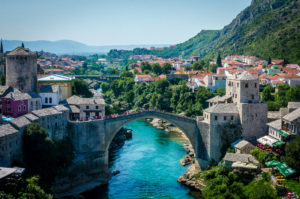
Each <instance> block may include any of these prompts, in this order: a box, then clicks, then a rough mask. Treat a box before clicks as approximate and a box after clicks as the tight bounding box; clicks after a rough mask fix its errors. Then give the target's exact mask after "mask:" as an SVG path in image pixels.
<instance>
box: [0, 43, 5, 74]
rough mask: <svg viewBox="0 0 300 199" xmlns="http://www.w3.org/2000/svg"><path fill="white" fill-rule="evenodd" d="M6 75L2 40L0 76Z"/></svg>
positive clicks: (0, 44)
mask: <svg viewBox="0 0 300 199" xmlns="http://www.w3.org/2000/svg"><path fill="white" fill-rule="evenodd" d="M3 73H4V51H3V44H2V39H1V43H0V76H1V75H2V74H3Z"/></svg>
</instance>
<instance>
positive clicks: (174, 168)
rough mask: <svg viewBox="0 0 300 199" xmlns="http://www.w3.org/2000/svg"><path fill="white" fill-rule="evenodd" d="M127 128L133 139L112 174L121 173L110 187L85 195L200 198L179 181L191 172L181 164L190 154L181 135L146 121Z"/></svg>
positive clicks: (115, 158)
mask: <svg viewBox="0 0 300 199" xmlns="http://www.w3.org/2000/svg"><path fill="white" fill-rule="evenodd" d="M125 128H128V129H132V133H133V136H132V139H130V140H127V141H126V142H125V144H124V146H123V147H122V148H121V149H119V150H117V151H115V152H113V155H112V158H111V160H110V169H111V171H116V170H118V171H120V173H119V174H117V175H115V176H113V177H112V178H111V180H110V181H109V184H108V185H107V186H106V187H99V188H96V189H94V190H92V191H89V192H87V193H85V194H84V196H85V198H88V199H106V198H109V199H123V198H124V199H125V198H180V199H187V198H188V199H190V198H198V197H197V196H196V195H197V194H195V193H191V192H190V191H189V189H188V188H186V187H184V186H182V185H180V184H179V183H178V182H177V181H176V180H177V178H178V177H179V176H181V175H182V174H184V172H185V171H186V169H187V167H183V166H181V165H180V163H179V160H180V159H181V158H182V157H183V156H184V155H186V151H185V149H184V148H183V143H184V140H183V139H182V138H181V137H180V136H179V135H178V134H176V133H173V132H172V133H168V132H165V131H163V130H157V129H156V128H154V127H152V126H149V125H148V124H147V122H145V121H143V120H139V121H134V122H131V123H129V124H128V125H126V126H125Z"/></svg>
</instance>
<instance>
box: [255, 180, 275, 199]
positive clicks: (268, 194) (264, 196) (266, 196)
mask: <svg viewBox="0 0 300 199" xmlns="http://www.w3.org/2000/svg"><path fill="white" fill-rule="evenodd" d="M276 198H277V196H276V190H275V189H274V188H273V187H272V186H271V185H270V184H269V183H268V182H265V181H264V180H261V181H258V182H257V183H256V184H255V185H254V187H253V188H252V189H251V192H250V194H249V199H276Z"/></svg>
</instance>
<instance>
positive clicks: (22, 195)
mask: <svg viewBox="0 0 300 199" xmlns="http://www.w3.org/2000/svg"><path fill="white" fill-rule="evenodd" d="M38 180H39V178H38V177H36V176H34V177H31V178H28V179H26V182H25V186H24V188H21V190H20V191H19V193H18V195H19V197H18V199H52V198H53V197H52V195H50V194H47V193H46V192H45V191H44V190H43V189H42V188H41V187H40V186H39V185H38Z"/></svg>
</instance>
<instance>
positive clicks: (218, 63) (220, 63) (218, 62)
mask: <svg viewBox="0 0 300 199" xmlns="http://www.w3.org/2000/svg"><path fill="white" fill-rule="evenodd" d="M217 65H218V67H222V59H221V55H220V53H219V54H218V58H217Z"/></svg>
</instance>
